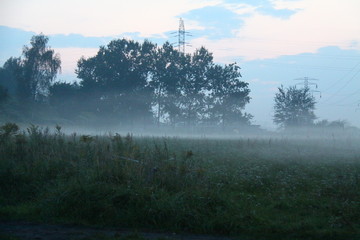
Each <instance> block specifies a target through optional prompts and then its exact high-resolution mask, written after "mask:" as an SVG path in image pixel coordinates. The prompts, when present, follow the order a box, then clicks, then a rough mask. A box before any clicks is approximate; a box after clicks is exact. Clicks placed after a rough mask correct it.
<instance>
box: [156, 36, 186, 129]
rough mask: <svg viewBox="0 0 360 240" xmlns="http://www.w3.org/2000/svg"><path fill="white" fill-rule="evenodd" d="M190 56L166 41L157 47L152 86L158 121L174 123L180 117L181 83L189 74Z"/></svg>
mask: <svg viewBox="0 0 360 240" xmlns="http://www.w3.org/2000/svg"><path fill="white" fill-rule="evenodd" d="M189 65H190V57H189V56H186V55H184V54H182V53H180V52H178V51H177V50H176V49H174V48H173V46H172V45H171V44H170V43H169V42H166V43H165V44H164V45H163V46H162V47H161V48H158V49H157V54H156V60H155V65H154V70H153V74H152V78H151V81H150V86H151V87H152V89H153V91H154V93H153V94H154V97H153V105H154V108H155V114H156V122H157V123H158V124H159V123H160V121H161V120H164V121H168V122H169V123H170V124H171V125H174V124H175V123H176V121H178V119H179V114H180V106H179V99H180V97H181V83H182V82H183V79H184V78H185V77H186V75H187V71H188V66H189Z"/></svg>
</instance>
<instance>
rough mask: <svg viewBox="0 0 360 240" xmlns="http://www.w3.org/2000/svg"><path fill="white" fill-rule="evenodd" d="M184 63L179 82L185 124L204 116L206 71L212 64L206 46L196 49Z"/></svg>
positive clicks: (196, 121) (181, 108) (206, 87)
mask: <svg viewBox="0 0 360 240" xmlns="http://www.w3.org/2000/svg"><path fill="white" fill-rule="evenodd" d="M189 58H190V59H189V63H188V64H187V65H186V72H185V74H184V77H183V78H182V79H181V83H180V92H181V97H180V99H179V100H180V110H181V117H182V119H183V121H184V122H186V123H187V125H190V124H196V123H198V122H200V121H201V120H202V119H203V118H204V110H205V108H206V102H205V96H206V91H207V89H208V83H209V82H208V79H207V72H208V71H209V69H210V68H211V67H212V66H213V64H214V63H213V56H212V53H210V52H209V51H208V50H207V49H206V48H204V47H201V48H200V49H197V50H196V51H195V52H194V53H193V54H192V55H191V57H190V56H189Z"/></svg>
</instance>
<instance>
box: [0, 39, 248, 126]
mask: <svg viewBox="0 0 360 240" xmlns="http://www.w3.org/2000/svg"><path fill="white" fill-rule="evenodd" d="M48 40H49V39H48V37H47V36H44V35H36V36H33V37H32V39H31V41H30V46H29V47H28V46H25V47H24V49H23V53H22V56H21V57H19V58H13V57H12V58H10V59H8V60H7V61H6V62H5V64H4V65H3V67H2V68H1V69H0V85H1V88H0V94H1V99H2V100H0V101H2V102H3V103H2V109H3V111H5V110H7V113H8V114H9V115H17V116H15V117H18V118H21V117H24V116H23V115H26V114H27V117H29V115H34V113H36V114H38V113H39V111H40V112H41V111H45V110H44V109H46V111H47V112H49V113H52V114H56V116H58V117H60V118H63V119H66V120H81V119H85V120H86V119H87V120H89V119H93V120H94V121H101V122H109V123H110V122H111V123H120V124H124V125H127V124H150V123H152V124H158V125H160V124H169V125H172V126H175V125H179V124H180V125H186V126H189V125H221V126H230V125H244V124H245V125H248V124H250V120H251V118H252V116H251V115H250V114H247V113H244V112H243V110H244V107H245V105H246V104H247V103H249V101H250V97H249V93H250V89H249V87H248V83H246V82H244V81H241V80H240V78H241V73H240V67H239V66H238V65H237V64H236V63H232V64H227V65H219V64H215V63H214V61H213V55H212V53H210V52H209V51H208V50H207V49H206V48H204V47H202V48H200V49H197V50H196V51H195V52H194V53H192V54H183V53H181V52H179V51H177V50H176V49H174V47H173V46H172V45H171V44H170V43H168V42H166V43H164V44H163V45H162V46H157V45H156V44H154V43H151V42H150V41H147V40H145V41H144V42H142V43H139V42H136V41H133V40H127V39H117V40H113V41H111V42H110V43H109V44H108V45H107V46H102V47H100V49H99V51H98V52H97V54H96V56H94V57H90V58H81V59H80V60H79V61H78V65H77V69H76V74H77V78H78V79H79V80H80V81H79V82H73V83H66V82H59V81H55V78H56V76H57V74H58V73H59V72H60V70H61V60H60V57H59V55H57V54H55V52H54V51H53V50H52V49H51V48H50V47H49V46H48ZM6 98H10V99H11V101H12V103H11V101H7V103H5V99H6ZM8 100H9V99H8ZM6 105H8V108H7V109H6V107H5V106H6ZM9 108H11V109H9ZM4 109H5V110H4ZM16 112H17V114H16ZM30 112H32V114H30ZM20 115H21V116H20Z"/></svg>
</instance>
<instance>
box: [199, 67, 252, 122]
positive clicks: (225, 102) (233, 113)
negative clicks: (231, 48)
mask: <svg viewBox="0 0 360 240" xmlns="http://www.w3.org/2000/svg"><path fill="white" fill-rule="evenodd" d="M207 78H208V79H209V87H208V91H209V94H208V95H207V98H206V99H207V106H208V107H207V112H208V114H207V117H208V118H209V119H210V120H211V121H215V122H216V123H218V124H219V123H221V124H222V125H223V126H226V125H239V124H250V120H251V118H252V116H251V115H250V114H246V113H242V111H243V109H244V108H245V105H246V104H247V103H249V102H250V97H249V93H250V89H249V88H248V83H245V82H243V81H241V80H240V78H241V73H240V67H239V66H237V65H236V64H235V63H233V64H229V65H225V66H220V65H214V66H212V67H211V68H210V69H209V70H208V73H207Z"/></svg>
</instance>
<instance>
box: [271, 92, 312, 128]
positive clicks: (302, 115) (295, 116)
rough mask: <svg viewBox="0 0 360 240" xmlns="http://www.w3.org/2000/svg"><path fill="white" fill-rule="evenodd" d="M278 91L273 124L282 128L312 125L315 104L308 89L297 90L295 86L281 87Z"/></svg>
mask: <svg viewBox="0 0 360 240" xmlns="http://www.w3.org/2000/svg"><path fill="white" fill-rule="evenodd" d="M278 90H279V92H277V93H276V94H275V105H274V110H275V113H274V122H275V123H276V124H278V125H279V126H281V127H284V128H289V127H299V126H310V125H313V123H314V120H315V119H316V116H315V113H314V109H315V104H316V102H315V98H314V97H313V96H312V94H311V92H310V89H309V88H301V89H298V88H296V86H291V87H289V88H287V89H285V88H284V87H283V86H281V87H279V88H278Z"/></svg>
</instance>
